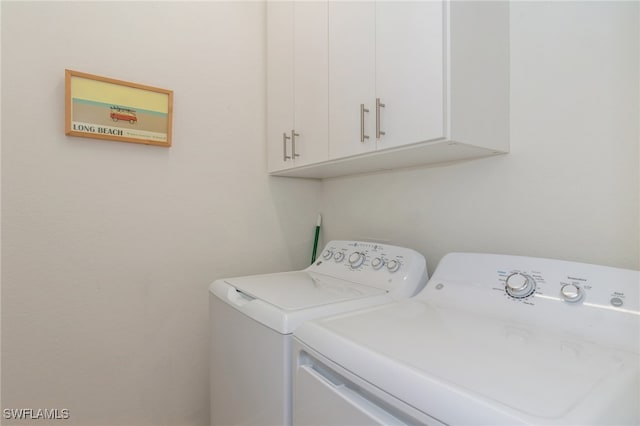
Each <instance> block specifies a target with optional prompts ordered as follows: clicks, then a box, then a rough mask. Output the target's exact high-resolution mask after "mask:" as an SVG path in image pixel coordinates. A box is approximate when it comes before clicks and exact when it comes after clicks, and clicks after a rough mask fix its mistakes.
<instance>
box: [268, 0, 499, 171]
mask: <svg viewBox="0 0 640 426" xmlns="http://www.w3.org/2000/svg"><path fill="white" fill-rule="evenodd" d="M267 9H268V14H267V16H268V18H267V29H268V34H267V39H268V42H267V43H268V50H267V56H268V60H267V64H268V66H267V73H268V74H267V86H268V94H267V96H268V103H267V106H268V110H267V116H268V118H267V121H268V135H267V139H268V147H269V172H270V173H271V174H274V175H279V176H295V177H309V178H325V177H333V176H341V175H347V174H355V173H364V172H371V171H377V170H387V169H394V168H401V167H409V166H417V165H423V164H430V163H440V162H449V161H456V160H463V159H469V158H477V157H482V156H489V155H495V154H501V153H506V152H508V150H509V142H508V136H509V9H508V3H507V2H447V1H444V2H385V1H380V2H375V1H372V2H310V3H307V2H300V3H298V2H269V3H268V4H267ZM306 21H308V22H306ZM287 132H289V133H287ZM291 132H293V135H292V134H291ZM296 134H299V135H300V136H297V135H296ZM303 134H304V137H303V136H302V135H303ZM292 136H293V137H292ZM294 138H295V140H294ZM292 142H293V143H292ZM292 145H294V147H292ZM293 148H295V150H296V152H295V154H299V155H300V156H299V157H296V156H294V155H291V150H292V149H293ZM303 150H304V151H303ZM303 152H304V154H305V157H306V158H303ZM287 153H289V155H287ZM287 156H288V157H293V158H286V157H287Z"/></svg>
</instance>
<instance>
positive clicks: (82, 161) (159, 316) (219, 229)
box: [2, 2, 321, 426]
mask: <svg viewBox="0 0 640 426" xmlns="http://www.w3.org/2000/svg"><path fill="white" fill-rule="evenodd" d="M264 31H265V27H264V4H262V3H247V2H236V3H220V2H216V3H204V2H194V3H166V2H158V3H153V4H151V3H148V2H140V3H131V2H127V3H121V2H76V3H71V2H39V3H34V2H2V122H3V127H2V207H3V211H2V237H3V240H2V254H3V271H2V272H3V275H2V314H3V318H2V337H3V341H2V373H3V377H2V396H3V401H2V403H3V408H34V409H36V408H59V409H62V408H67V409H69V410H70V414H71V418H70V420H69V421H65V422H64V424H76V425H119V424H123V425H124V424H126V425H137V426H141V425H205V424H208V364H207V363H208V359H207V356H208V349H207V343H208V341H207V339H208V334H207V333H208V332H207V330H208V298H207V294H208V293H207V287H208V284H209V283H210V282H211V281H212V280H213V279H215V278H220V277H223V276H232V275H244V274H249V273H257V272H270V271H276V270H285V269H294V268H302V267H303V266H305V265H306V263H307V262H308V258H309V257H310V254H311V244H312V242H313V228H314V226H315V221H316V215H317V212H318V209H319V200H320V196H319V194H320V192H319V191H320V189H321V184H320V183H318V182H313V181H302V180H291V179H277V178H268V177H267V173H266V160H265V155H266V150H265V139H264V131H265V75H264V73H265V68H264V59H265V58H264V54H265V48H264ZM65 68H69V69H74V70H78V71H84V72H89V73H93V74H98V75H104V76H108V77H113V78H119V79H123V80H129V81H134V82H138V83H143V84H149V85H153V86H158V87H164V88H168V89H172V90H174V92H175V102H174V113H175V115H174V132H173V142H174V144H173V147H171V148H168V149H167V148H160V147H149V146H144V145H136V144H129V143H118V142H108V141H99V140H93V139H84V138H76V137H67V136H65V135H64V69H65ZM16 423H17V422H16ZM33 423H34V424H43V422H42V420H40V421H34V422H33ZM45 423H46V422H45ZM3 424H5V423H3ZM6 424H11V422H6ZM20 424H25V423H24V422H21V423H20Z"/></svg>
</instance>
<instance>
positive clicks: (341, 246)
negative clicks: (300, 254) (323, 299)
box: [308, 240, 427, 297]
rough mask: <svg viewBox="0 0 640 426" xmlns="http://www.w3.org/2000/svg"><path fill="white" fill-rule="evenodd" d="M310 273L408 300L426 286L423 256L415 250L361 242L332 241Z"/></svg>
mask: <svg viewBox="0 0 640 426" xmlns="http://www.w3.org/2000/svg"><path fill="white" fill-rule="evenodd" d="M308 269H309V270H312V271H314V272H320V273H324V274H328V275H332V276H334V277H337V278H343V279H346V280H350V281H355V282H358V283H362V284H366V285H371V286H374V287H382V288H386V289H389V291H390V292H392V293H395V292H399V293H401V294H403V295H404V297H408V296H407V295H408V294H409V293H412V294H411V295H415V294H416V293H417V292H418V291H419V290H421V289H422V288H423V287H424V285H425V284H426V279H427V267H426V261H425V259H424V256H422V255H421V254H420V253H418V252H416V251H415V250H412V249H409V248H406V247H398V246H392V245H389V244H380V243H372V242H364V241H342V240H337V241H331V242H329V243H328V244H327V245H326V246H325V248H324V249H323V251H322V253H321V254H320V256H319V258H318V260H316V262H315V263H314V264H313V265H311V266H310V267H309V268H308Z"/></svg>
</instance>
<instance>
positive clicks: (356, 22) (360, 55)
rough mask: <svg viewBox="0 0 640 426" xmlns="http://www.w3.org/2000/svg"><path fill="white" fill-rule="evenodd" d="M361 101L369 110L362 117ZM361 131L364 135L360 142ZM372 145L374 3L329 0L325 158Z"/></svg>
mask: <svg viewBox="0 0 640 426" xmlns="http://www.w3.org/2000/svg"><path fill="white" fill-rule="evenodd" d="M361 104H364V105H365V108H366V109H368V110H369V112H368V113H364V114H363V115H364V117H362V115H361V111H360V105H361ZM361 120H363V122H362V121H361ZM362 131H364V134H365V135H366V136H368V139H365V140H364V142H363V141H361V136H362V135H361V132H362ZM375 144H376V142H375V4H374V3H373V2H338V1H332V2H329V157H330V158H331V159H335V158H342V157H348V156H351V155H355V154H360V153H363V152H367V151H372V150H374V149H375Z"/></svg>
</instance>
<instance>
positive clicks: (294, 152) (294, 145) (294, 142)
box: [291, 130, 300, 160]
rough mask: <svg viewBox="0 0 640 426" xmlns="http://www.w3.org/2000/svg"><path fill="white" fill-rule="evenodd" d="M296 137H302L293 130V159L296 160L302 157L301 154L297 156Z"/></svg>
mask: <svg viewBox="0 0 640 426" xmlns="http://www.w3.org/2000/svg"><path fill="white" fill-rule="evenodd" d="M296 136H300V134H298V133H296V131H295V130H291V159H292V160H294V159H295V158H296V157H300V154H296Z"/></svg>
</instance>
